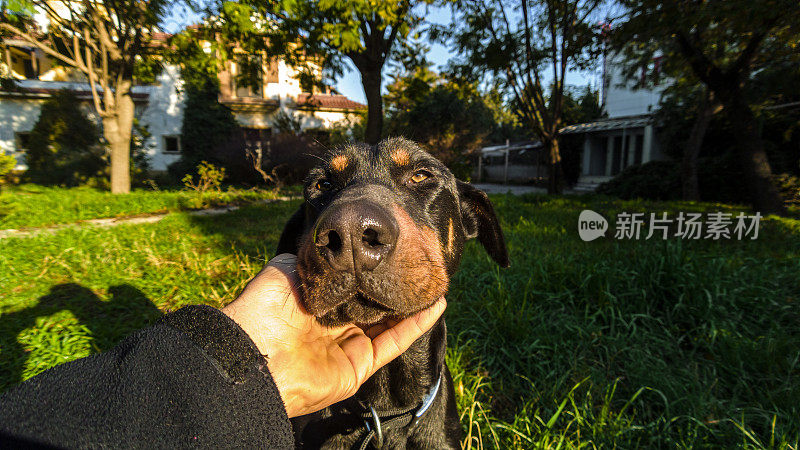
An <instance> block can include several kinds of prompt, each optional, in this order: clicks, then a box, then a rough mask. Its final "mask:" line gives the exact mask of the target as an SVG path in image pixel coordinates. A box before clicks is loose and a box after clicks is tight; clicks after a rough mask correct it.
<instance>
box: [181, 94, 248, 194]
mask: <svg viewBox="0 0 800 450" xmlns="http://www.w3.org/2000/svg"><path fill="white" fill-rule="evenodd" d="M218 98H219V86H218V84H217V83H216V80H206V81H205V82H203V83H200V82H197V83H193V84H190V85H188V86H187V88H186V105H185V108H184V113H183V125H182V126H181V142H182V143H183V149H182V153H181V159H180V160H178V161H177V162H175V163H174V164H172V165H170V166H169V173H170V175H172V176H173V177H174V178H175V179H176V180H181V179H183V177H184V175H186V174H196V172H195V169H196V167H197V166H198V164H200V162H201V161H209V162H211V163H213V164H216V165H222V166H225V167H227V168H228V169H229V172H230V173H229V175H230V176H231V178H232V179H233V181H241V180H239V179H238V178H239V177H240V172H241V169H242V168H239V167H236V164H235V158H233V156H236V155H239V156H241V159H242V160H244V142H243V140H242V139H241V138H240V136H239V135H240V134H241V133H240V132H239V125H238V123H237V122H236V118H234V117H233V113H232V112H231V110H230V109H228V108H227V107H225V106H224V105H221V104H220V103H219V101H218Z"/></svg>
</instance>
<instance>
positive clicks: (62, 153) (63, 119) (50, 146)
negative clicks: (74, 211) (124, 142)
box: [25, 90, 107, 186]
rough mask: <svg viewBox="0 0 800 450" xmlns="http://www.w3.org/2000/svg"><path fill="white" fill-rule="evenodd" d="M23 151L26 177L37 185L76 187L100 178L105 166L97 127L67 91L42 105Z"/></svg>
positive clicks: (58, 93)
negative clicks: (26, 167)
mask: <svg viewBox="0 0 800 450" xmlns="http://www.w3.org/2000/svg"><path fill="white" fill-rule="evenodd" d="M26 150H27V152H26V162H27V164H28V170H27V172H26V173H25V177H26V178H27V179H29V180H30V181H32V182H34V183H38V184H46V185H61V186H77V185H79V184H83V183H85V182H87V181H88V180H89V179H92V178H96V177H100V176H102V175H103V173H104V169H105V168H106V165H107V164H106V160H105V149H104V148H103V146H102V145H100V130H99V127H98V126H97V125H95V124H94V123H93V122H92V121H91V120H89V119H88V118H87V117H86V115H85V114H84V113H83V111H82V110H81V108H80V103H79V101H78V99H77V97H75V94H74V93H72V92H70V91H67V90H62V91H59V92H57V93H55V94H53V96H52V97H51V98H50V99H48V100H47V101H46V102H45V103H44V104H43V105H42V111H41V114H40V115H39V120H38V121H37V122H36V124H35V125H34V126H33V130H31V135H30V141H29V143H28V148H27V149H26Z"/></svg>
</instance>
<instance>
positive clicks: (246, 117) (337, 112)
mask: <svg viewBox="0 0 800 450" xmlns="http://www.w3.org/2000/svg"><path fill="white" fill-rule="evenodd" d="M5 44H6V45H7V50H6V52H5V54H4V55H0V57H2V61H1V62H0V66H2V67H0V70H2V71H3V72H5V73H6V74H8V75H9V76H10V77H12V78H14V79H15V80H16V84H17V86H18V88H19V89H16V90H8V91H6V90H2V89H0V149H2V150H4V151H5V152H6V153H7V154H11V155H14V156H16V157H17V161H18V162H19V165H18V168H19V169H24V168H25V157H24V156H25V144H26V141H27V137H28V135H29V133H30V131H31V129H32V128H33V126H34V124H35V123H36V121H37V119H38V118H39V113H40V110H41V105H42V104H43V103H44V102H45V101H46V100H47V99H48V98H49V97H50V96H51V95H52V94H53V93H54V92H56V91H58V90H60V89H70V90H72V91H74V92H75V93H76V94H77V95H78V98H79V99H81V100H84V101H85V105H84V106H85V108H84V109H85V111H86V112H87V115H88V116H89V117H91V118H94V119H97V118H96V115H95V114H94V111H93V108H92V100H91V92H90V87H89V85H88V84H86V83H83V82H81V80H82V79H83V78H82V77H81V76H79V75H77V74H75V73H74V72H71V71H69V70H68V69H65V68H64V67H62V66H56V65H53V64H52V61H51V60H50V58H49V57H48V56H46V55H45V54H44V53H43V52H42V51H41V50H38V49H36V48H34V47H32V46H30V45H28V44H26V43H25V42H24V41H21V40H15V39H7V40H6V41H5ZM262 67H263V68H264V69H265V70H263V71H262V72H263V73H262V81H263V83H262V85H261V86H260V87H257V88H251V87H246V88H245V87H237V86H236V76H235V75H236V69H237V67H236V63H234V62H228V63H226V65H225V70H223V71H222V72H221V73H220V84H221V95H220V99H219V100H220V103H222V104H223V105H226V106H227V107H229V108H230V109H231V110H232V111H233V113H234V116H235V117H236V119H237V121H238V122H239V123H240V125H241V126H242V129H243V131H244V134H245V141H246V143H247V144H248V145H260V144H261V142H263V141H265V140H266V139H268V138H269V137H270V136H271V134H272V127H273V121H274V119H275V117H276V115H277V114H278V113H279V112H280V111H283V112H284V113H287V114H291V115H293V116H294V117H295V118H296V119H297V120H299V121H300V123H301V125H302V129H303V130H309V131H310V130H324V129H326V128H329V127H330V126H331V125H333V124H337V123H345V122H353V121H356V120H358V114H357V113H358V112H359V111H360V110H363V109H365V108H366V106H365V105H362V104H360V103H357V102H354V101H352V100H350V99H348V98H346V97H344V96H342V95H334V94H331V93H314V94H313V95H312V94H311V93H307V92H302V89H301V88H300V84H299V82H298V81H297V79H295V75H296V71H295V70H294V69H293V68H291V67H290V66H288V65H287V64H285V63H284V62H283V61H276V60H273V61H269V62H265V63H264V64H262ZM181 86H182V82H181V79H180V71H179V70H178V68H177V67H175V66H167V67H165V69H164V70H163V72H162V73H161V74H160V75H159V76H158V77H157V80H156V82H155V83H154V84H152V85H140V86H135V87H134V88H133V99H134V104H135V105H136V116H137V118H138V119H139V121H140V123H141V124H142V125H145V126H147V128H148V131H149V133H150V135H151V136H150V137H149V141H148V142H146V143H145V147H146V148H148V156H149V161H150V167H151V169H152V170H154V171H164V170H166V168H167V166H169V165H170V164H172V163H173V162H175V161H176V160H178V159H179V158H180V152H181V142H180V132H181V126H182V124H183V106H184V100H185V98H184V93H183V91H182V89H181ZM98 122H99V121H98Z"/></svg>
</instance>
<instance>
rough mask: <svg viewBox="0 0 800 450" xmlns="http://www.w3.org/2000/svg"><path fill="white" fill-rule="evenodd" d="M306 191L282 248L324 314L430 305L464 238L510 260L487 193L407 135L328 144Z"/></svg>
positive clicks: (306, 298)
mask: <svg viewBox="0 0 800 450" xmlns="http://www.w3.org/2000/svg"><path fill="white" fill-rule="evenodd" d="M303 194H304V196H305V202H304V203H303V205H301V206H300V209H299V210H298V211H297V212H296V213H295V214H294V216H292V218H291V219H290V220H289V223H287V225H286V228H285V229H284V230H283V234H282V235H281V239H280V243H279V244H278V253H294V254H297V256H298V260H297V261H298V263H297V267H298V272H299V276H300V280H301V286H300V291H301V294H302V296H303V303H304V306H305V307H306V309H307V310H308V312H309V313H311V314H313V315H314V316H316V317H317V318H318V319H319V320H320V322H321V323H323V324H326V325H339V324H344V323H357V324H359V325H371V324H374V323H378V322H380V321H381V320H383V319H384V318H387V317H392V318H402V317H407V316H410V315H412V314H414V313H416V312H417V311H420V310H422V309H425V308H427V307H428V306H430V305H432V304H433V303H434V302H436V300H437V299H438V298H439V297H441V296H442V295H444V294H445V293H446V292H447V287H448V284H449V281H450V276H451V275H452V274H453V273H454V272H455V271H456V269H457V267H458V265H459V262H460V260H461V252H462V250H463V248H464V242H465V241H466V240H467V239H471V238H474V237H477V238H478V240H480V242H481V244H483V246H484V247H485V248H486V250H487V251H488V252H489V255H490V256H491V257H492V258H493V259H494V260H495V261H496V262H497V263H498V264H500V265H501V266H503V267H507V266H508V253H507V251H506V246H505V242H504V240H503V233H502V231H501V230H500V226H499V224H498V222H497V218H496V217H495V213H494V209H493V208H492V204H491V203H490V202H489V198H488V197H487V196H486V194H485V193H483V192H482V191H479V190H477V189H475V188H474V187H472V186H470V185H469V184H466V183H463V182H461V181H458V180H456V179H455V177H454V176H453V174H452V173H450V171H449V170H448V169H447V167H445V165H444V164H442V163H441V162H440V161H439V160H437V159H436V158H434V157H432V156H430V155H429V154H428V153H426V152H425V151H423V150H422V149H420V148H419V147H418V146H417V145H415V144H414V143H412V142H410V141H407V140H405V139H400V138H395V139H389V140H386V141H383V142H381V143H380V144H378V145H377V146H369V145H366V144H360V145H349V146H346V147H343V148H341V149H338V150H335V151H333V152H331V153H330V154H329V155H328V156H327V158H326V159H325V160H324V162H323V163H321V164H319V165H318V166H317V167H315V168H314V169H312V170H311V171H310V172H309V175H308V178H307V179H306V182H305V188H304V191H303Z"/></svg>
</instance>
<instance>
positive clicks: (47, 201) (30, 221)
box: [0, 184, 278, 229]
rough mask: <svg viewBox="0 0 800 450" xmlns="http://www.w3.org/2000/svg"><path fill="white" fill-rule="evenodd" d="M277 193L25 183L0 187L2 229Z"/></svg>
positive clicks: (240, 200)
mask: <svg viewBox="0 0 800 450" xmlns="http://www.w3.org/2000/svg"><path fill="white" fill-rule="evenodd" d="M277 196H278V193H277V192H275V191H263V190H242V189H229V190H226V191H222V192H218V193H217V192H207V193H205V194H202V195H201V194H198V193H196V192H194V191H186V190H170V191H153V190H149V189H136V190H134V191H132V192H131V193H129V194H124V195H113V194H111V193H109V192H107V191H102V190H98V189H93V188H89V187H77V188H69V189H64V188H58V187H45V186H38V185H34V184H25V185H20V186H12V187H8V188H4V189H3V190H2V191H0V229H7V228H28V227H40V226H48V225H57V224H65V223H72V222H78V221H81V220H88V219H100V218H110V217H123V216H136V215H144V214H154V213H163V212H168V211H178V210H185V209H197V208H201V207H209V206H218V205H228V204H244V203H251V202H254V201H257V200H263V199H272V198H275V197H277Z"/></svg>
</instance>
